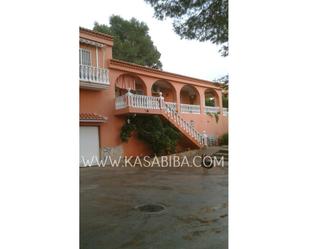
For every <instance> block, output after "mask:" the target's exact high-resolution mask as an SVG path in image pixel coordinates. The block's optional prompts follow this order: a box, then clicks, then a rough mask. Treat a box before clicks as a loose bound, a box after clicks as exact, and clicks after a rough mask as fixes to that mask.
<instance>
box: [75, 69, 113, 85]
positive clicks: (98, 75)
mask: <svg viewBox="0 0 309 249" xmlns="http://www.w3.org/2000/svg"><path fill="white" fill-rule="evenodd" d="M79 80H81V81H86V82H91V83H97V84H109V77H108V69H106V68H98V67H93V66H88V65H82V64H80V65H79Z"/></svg>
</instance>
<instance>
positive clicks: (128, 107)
mask: <svg viewBox="0 0 309 249" xmlns="http://www.w3.org/2000/svg"><path fill="white" fill-rule="evenodd" d="M115 108H116V115H117V113H118V114H127V113H142V114H158V115H161V116H163V117H164V118H165V119H166V120H168V121H169V122H170V123H171V124H172V125H173V126H174V127H175V128H176V129H178V130H179V131H180V132H181V133H182V134H183V135H184V136H185V137H186V138H188V139H189V140H190V141H191V142H192V143H193V144H194V145H195V146H196V147H197V148H202V147H204V146H206V145H207V140H206V136H205V135H204V134H203V133H200V132H199V131H198V130H197V129H195V128H194V127H193V126H192V125H191V123H190V122H188V121H186V120H185V119H184V118H182V116H181V115H180V114H179V113H178V112H177V111H176V110H175V107H174V106H173V105H171V103H169V102H165V101H164V98H163V97H162V96H160V97H153V96H144V95H136V94H133V93H131V92H130V91H129V92H128V93H126V94H125V95H122V96H118V97H116V102H115Z"/></svg>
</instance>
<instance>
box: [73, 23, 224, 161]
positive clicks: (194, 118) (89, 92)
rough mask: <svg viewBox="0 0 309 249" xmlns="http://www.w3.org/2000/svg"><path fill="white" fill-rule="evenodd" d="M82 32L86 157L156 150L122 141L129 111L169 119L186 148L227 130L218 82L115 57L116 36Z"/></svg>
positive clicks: (82, 146)
mask: <svg viewBox="0 0 309 249" xmlns="http://www.w3.org/2000/svg"><path fill="white" fill-rule="evenodd" d="M79 31H80V37H79V43H80V49H79V86H80V154H81V156H83V157H84V158H90V157H92V156H97V157H98V158H102V157H104V156H106V155H110V156H112V157H118V156H124V155H126V156H131V155H132V156H138V155H148V154H151V150H150V148H149V146H148V145H147V144H145V143H144V142H143V141H141V140H139V139H137V138H136V137H135V136H133V137H132V138H130V140H129V141H128V142H127V143H123V142H122V141H121V140H120V129H121V127H122V126H123V124H124V122H126V117H127V115H128V114H144V115H154V114H157V115H160V117H162V118H163V119H165V120H168V122H170V123H171V124H172V125H173V126H174V127H176V129H177V130H179V131H180V133H181V134H182V139H181V142H180V143H179V146H178V150H180V151H181V150H185V149H187V148H192V149H193V148H201V147H203V146H205V144H206V143H207V141H206V139H205V134H207V136H208V137H209V138H211V137H218V136H221V135H222V134H224V133H226V132H227V130H228V115H227V114H228V111H227V109H226V108H223V107H222V88H221V87H220V86H219V85H218V84H214V83H213V82H211V81H206V80H201V79H196V78H193V77H188V76H184V75H180V74H175V73H170V72H165V71H160V70H156V69H152V68H149V67H145V66H140V65H136V64H133V63H128V62H125V61H120V60H116V59H113V56H112V47H113V37H112V36H109V35H106V34H103V33H99V32H96V31H92V30H88V29H85V28H80V30H79ZM190 66H201V65H194V62H191V64H190ZM184 73H185V72H184ZM205 103H206V104H207V105H205Z"/></svg>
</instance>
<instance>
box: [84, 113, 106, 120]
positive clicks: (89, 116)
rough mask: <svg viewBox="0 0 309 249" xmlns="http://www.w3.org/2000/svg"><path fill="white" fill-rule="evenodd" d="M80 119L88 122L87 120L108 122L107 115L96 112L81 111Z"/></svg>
mask: <svg viewBox="0 0 309 249" xmlns="http://www.w3.org/2000/svg"><path fill="white" fill-rule="evenodd" d="M79 120H80V121H84V122H87V121H92V122H93V121H97V122H106V121H107V117H104V116H103V115H99V114H96V113H80V114H79Z"/></svg>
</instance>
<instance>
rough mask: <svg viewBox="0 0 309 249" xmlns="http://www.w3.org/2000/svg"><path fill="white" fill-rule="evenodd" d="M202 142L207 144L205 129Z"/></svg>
mask: <svg viewBox="0 0 309 249" xmlns="http://www.w3.org/2000/svg"><path fill="white" fill-rule="evenodd" d="M203 144H204V145H206V146H208V145H207V134H206V131H203Z"/></svg>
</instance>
